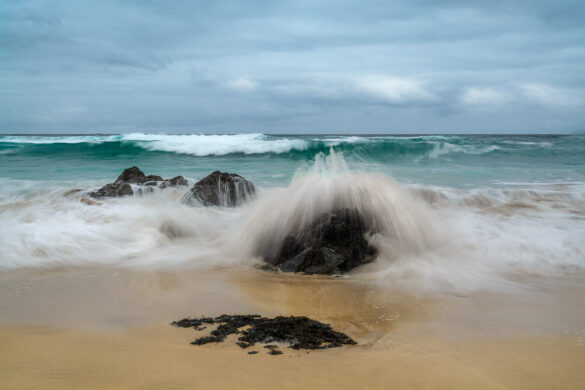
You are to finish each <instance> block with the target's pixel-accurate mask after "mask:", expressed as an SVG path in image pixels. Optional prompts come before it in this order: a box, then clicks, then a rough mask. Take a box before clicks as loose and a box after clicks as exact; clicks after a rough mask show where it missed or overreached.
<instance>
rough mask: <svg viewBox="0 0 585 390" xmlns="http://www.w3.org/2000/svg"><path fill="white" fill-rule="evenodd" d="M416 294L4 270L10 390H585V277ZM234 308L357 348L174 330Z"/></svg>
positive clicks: (1, 341)
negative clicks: (266, 345) (309, 327)
mask: <svg viewBox="0 0 585 390" xmlns="http://www.w3.org/2000/svg"><path fill="white" fill-rule="evenodd" d="M519 281H520V282H521V284H520V286H521V288H520V287H519V288H517V289H514V291H509V292H506V293H503V292H500V293H496V292H489V293H488V292H476V293H473V294H470V295H467V296H450V295H442V294H434V295H432V296H429V295H424V296H421V295H413V294H408V293H405V292H401V291H395V290H392V289H390V288H387V287H383V286H380V285H378V284H374V283H369V282H368V281H365V280H360V279H359V278H353V277H352V278H331V277H321V276H312V277H306V276H295V275H286V274H285V275H279V274H270V273H264V272H260V271H237V272H220V271H215V272H198V271H186V270H182V271H173V270H167V271H148V270H127V269H126V270H124V269H117V268H106V267H101V268H67V269H64V268H61V269H51V270H45V271H38V270H35V271H33V270H20V271H9V272H3V273H0V296H1V297H2V298H1V300H0V345H2V348H0V383H1V384H2V385H1V386H0V387H2V388H10V389H12V388H15V389H45V388H46V389H80V388H89V389H109V388H145V389H167V388H178V389H181V388H201V389H213V388H221V389H224V388H228V389H229V388H245V389H247V388H250V389H252V388H253V389H268V388H270V389H274V388H285V389H289V388H291V389H292V388H299V389H300V388H314V389H344V388H348V389H349V388H351V389H354V388H370V389H375V388H384V389H393V388H395V389H405V388H407V389H470V388H473V389H581V388H583V383H585V370H583V367H585V345H584V344H585V305H583V302H584V298H585V294H584V292H585V287H584V286H585V283H583V281H584V278H583V275H576V276H574V277H571V278H568V277H562V278H547V279H543V278H538V277H530V278H528V277H522V278H520V280H519ZM223 313H230V314H243V313H258V314H262V315H269V316H272V315H279V314H284V315H307V316H310V317H312V318H314V319H317V320H319V321H323V322H328V323H330V324H331V325H332V326H333V327H334V328H335V329H337V330H340V331H343V332H346V333H347V334H348V335H350V336H351V337H353V338H355V340H356V341H357V342H358V345H356V346H349V347H343V348H335V349H330V350H324V351H311V352H306V351H293V350H290V349H287V348H283V352H284V354H283V355H279V356H271V355H268V354H266V351H265V350H264V349H263V348H262V347H261V346H257V347H256V348H255V349H256V350H259V351H260V353H259V354H256V355H248V354H247V351H248V350H242V349H241V348H239V347H238V346H236V345H235V344H233V342H232V341H233V340H234V339H235V337H234V336H230V337H231V339H230V338H228V340H226V342H224V343H221V344H207V345H204V346H192V345H190V344H189V343H190V342H191V341H192V340H194V339H195V338H197V337H200V336H201V335H204V334H205V333H204V332H196V331H194V330H192V329H178V328H174V327H171V326H169V325H168V324H169V323H170V322H171V321H173V320H177V319H180V318H183V317H186V316H198V315H219V314H223Z"/></svg>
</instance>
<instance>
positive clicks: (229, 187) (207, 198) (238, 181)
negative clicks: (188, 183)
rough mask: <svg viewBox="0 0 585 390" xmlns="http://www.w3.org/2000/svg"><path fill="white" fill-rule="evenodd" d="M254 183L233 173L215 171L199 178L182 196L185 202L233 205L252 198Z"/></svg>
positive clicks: (223, 205)
mask: <svg viewBox="0 0 585 390" xmlns="http://www.w3.org/2000/svg"><path fill="white" fill-rule="evenodd" d="M255 193H256V187H255V186H254V184H253V183H252V182H250V181H248V180H246V179H244V178H243V177H242V176H240V175H236V174H235V173H226V172H220V171H215V172H213V173H212V174H210V175H208V176H206V177H204V178H203V179H201V180H199V181H198V182H197V183H195V185H194V186H193V187H192V188H191V191H190V192H189V193H187V194H186V196H185V197H184V198H183V202H185V203H187V204H196V202H199V203H201V204H202V205H203V206H222V207H235V206H239V205H240V204H242V203H243V202H244V201H246V200H248V199H250V198H252V197H253V196H254V195H255Z"/></svg>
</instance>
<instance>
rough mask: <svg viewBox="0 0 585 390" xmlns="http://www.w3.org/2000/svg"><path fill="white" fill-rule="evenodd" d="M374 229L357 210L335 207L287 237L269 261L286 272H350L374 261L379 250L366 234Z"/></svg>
mask: <svg viewBox="0 0 585 390" xmlns="http://www.w3.org/2000/svg"><path fill="white" fill-rule="evenodd" d="M372 230H373V229H372V227H371V226H368V224H367V223H365V221H364V219H363V218H362V216H361V215H360V214H359V212H358V211H357V210H355V209H339V210H334V211H332V212H331V213H326V214H323V215H321V216H320V217H319V218H317V220H316V221H315V222H313V223H312V224H311V225H310V226H309V227H308V228H306V229H305V230H303V231H301V232H298V233H295V234H291V235H289V236H287V237H286V238H285V239H284V241H283V243H282V246H281V249H280V252H279V253H278V255H277V256H276V257H274V258H271V259H266V261H267V262H268V263H269V264H271V265H272V266H274V267H276V268H278V269H280V270H281V271H283V272H304V273H306V274H330V273H341V272H347V271H349V270H351V269H353V268H355V267H357V266H360V265H362V264H366V263H369V262H371V261H373V260H374V258H375V256H376V253H377V251H376V249H375V248H374V247H372V246H371V245H370V244H369V243H368V241H367V240H366V239H365V237H364V236H365V234H367V233H372Z"/></svg>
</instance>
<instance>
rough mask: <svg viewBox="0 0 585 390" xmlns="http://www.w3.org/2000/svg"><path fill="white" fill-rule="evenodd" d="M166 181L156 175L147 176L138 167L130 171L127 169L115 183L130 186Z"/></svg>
mask: <svg viewBox="0 0 585 390" xmlns="http://www.w3.org/2000/svg"><path fill="white" fill-rule="evenodd" d="M163 180H164V179H163V178H162V177H160V176H156V175H148V176H146V175H145V174H144V172H142V171H141V170H140V169H139V168H138V167H136V166H134V167H131V168H128V169H125V170H124V172H122V174H121V175H120V176H118V178H117V179H116V181H115V182H114V184H117V183H130V184H145V183H146V182H152V181H155V182H156V181H163Z"/></svg>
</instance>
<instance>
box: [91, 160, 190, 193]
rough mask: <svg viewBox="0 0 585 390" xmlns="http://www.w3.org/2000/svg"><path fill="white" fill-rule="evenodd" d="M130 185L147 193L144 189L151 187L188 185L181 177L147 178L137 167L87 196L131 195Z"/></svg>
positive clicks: (150, 188) (127, 170)
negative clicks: (139, 187) (142, 187)
mask: <svg viewBox="0 0 585 390" xmlns="http://www.w3.org/2000/svg"><path fill="white" fill-rule="evenodd" d="M131 184H135V185H139V186H144V187H145V189H144V190H143V191H142V192H147V190H146V188H148V189H149V190H150V191H151V190H152V187H157V186H158V187H159V188H161V189H164V188H168V187H174V186H187V185H188V184H189V183H188V182H187V180H185V178H184V177H183V176H176V177H173V178H172V179H168V180H165V179H163V178H162V177H161V176H157V175H148V176H147V175H145V174H144V172H142V171H141V170H140V169H139V168H138V167H135V166H134V167H131V168H128V169H125V170H124V172H122V174H121V175H120V176H118V178H117V179H116V181H115V182H113V183H110V184H106V185H105V186H103V187H102V188H100V189H99V190H97V191H94V192H90V193H89V196H91V197H92V198H112V197H120V196H126V195H133V194H134V189H133V188H132V186H131Z"/></svg>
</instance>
